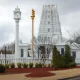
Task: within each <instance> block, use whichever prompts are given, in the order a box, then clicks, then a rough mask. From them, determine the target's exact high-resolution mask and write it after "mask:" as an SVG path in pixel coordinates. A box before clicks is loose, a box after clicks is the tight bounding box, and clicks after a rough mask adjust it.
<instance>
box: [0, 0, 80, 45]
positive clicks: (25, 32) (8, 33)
mask: <svg viewBox="0 0 80 80" xmlns="http://www.w3.org/2000/svg"><path fill="white" fill-rule="evenodd" d="M47 4H51V5H52V4H57V9H58V13H59V16H60V22H61V29H62V33H63V36H64V37H66V38H69V37H70V35H69V34H68V33H67V32H66V31H65V29H64V28H66V29H67V30H68V31H69V32H70V33H71V34H72V33H73V32H74V31H75V30H78V29H79V26H80V19H79V17H80V15H79V14H80V0H42V1H41V0H5V1H4V0H0V37H1V38H0V45H2V44H4V43H10V42H11V41H13V40H14V39H15V28H16V27H15V21H14V19H13V17H14V15H13V10H14V9H15V7H16V6H17V5H18V6H19V8H20V10H21V12H22V13H21V20H20V26H19V32H20V34H19V36H20V39H22V40H23V42H26V43H29V42H30V41H31V31H32V30H31V29H32V25H31V17H30V16H31V10H32V8H33V9H35V14H36V17H35V24H34V25H35V26H34V28H35V30H34V34H35V36H37V35H38V30H39V24H40V17H41V13H42V5H47Z"/></svg>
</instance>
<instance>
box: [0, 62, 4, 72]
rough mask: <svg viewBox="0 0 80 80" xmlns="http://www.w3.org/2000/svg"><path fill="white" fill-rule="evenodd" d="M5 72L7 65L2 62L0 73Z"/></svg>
mask: <svg viewBox="0 0 80 80" xmlns="http://www.w3.org/2000/svg"><path fill="white" fill-rule="evenodd" d="M3 72H5V66H4V65H3V64H0V73H3Z"/></svg>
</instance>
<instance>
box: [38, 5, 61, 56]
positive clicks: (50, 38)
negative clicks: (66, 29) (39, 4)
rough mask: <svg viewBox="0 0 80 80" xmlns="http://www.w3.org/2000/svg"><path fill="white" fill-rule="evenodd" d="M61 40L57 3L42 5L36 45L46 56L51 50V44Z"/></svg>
mask: <svg viewBox="0 0 80 80" xmlns="http://www.w3.org/2000/svg"><path fill="white" fill-rule="evenodd" d="M61 41H62V32H61V26H60V21H59V15H58V12H57V5H43V9H42V14H41V20H40V26H39V33H38V46H39V50H41V53H43V54H44V53H45V54H46V57H49V56H48V55H49V54H50V52H51V48H50V47H51V45H56V43H57V42H61Z"/></svg>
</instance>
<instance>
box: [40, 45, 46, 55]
mask: <svg viewBox="0 0 80 80" xmlns="http://www.w3.org/2000/svg"><path fill="white" fill-rule="evenodd" d="M39 50H40V51H41V54H45V46H40V47H39Z"/></svg>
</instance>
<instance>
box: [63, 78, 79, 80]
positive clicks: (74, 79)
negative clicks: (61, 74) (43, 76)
mask: <svg viewBox="0 0 80 80" xmlns="http://www.w3.org/2000/svg"><path fill="white" fill-rule="evenodd" d="M63 80H80V77H76V78H71V79H63Z"/></svg>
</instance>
